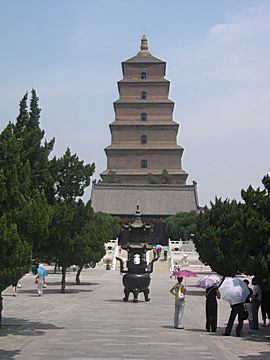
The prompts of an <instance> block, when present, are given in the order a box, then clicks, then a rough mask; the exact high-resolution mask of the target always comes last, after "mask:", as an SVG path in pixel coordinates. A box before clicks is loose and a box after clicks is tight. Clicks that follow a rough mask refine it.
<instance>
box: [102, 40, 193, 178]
mask: <svg viewBox="0 0 270 360" xmlns="http://www.w3.org/2000/svg"><path fill="white" fill-rule="evenodd" d="M165 70H166V63H165V62H164V61H162V60H159V59H157V58H156V57H154V56H152V55H151V53H150V52H149V51H148V43H147V38H146V36H145V35H144V36H143V37H142V39H141V50H140V51H139V52H138V54H137V55H136V56H134V57H132V58H130V59H128V60H126V61H124V62H122V71H123V79H122V80H120V81H119V82H118V89H119V99H118V100H116V101H115V102H114V111H115V121H114V122H112V123H111V124H110V130H111V145H109V146H108V147H107V148H106V149H105V152H106V155H107V170H105V171H104V172H102V174H101V178H102V180H104V181H105V182H106V176H107V175H108V173H109V172H110V171H113V172H115V173H117V174H118V175H119V176H120V178H121V182H122V183H124V184H147V183H148V180H147V175H148V174H149V173H151V174H153V175H161V173H162V170H164V169H166V170H167V172H168V174H169V175H170V179H171V183H174V184H185V183H186V178H187V173H186V172H185V171H184V170H183V169H182V165H181V158H182V153H183V148H182V147H180V146H179V145H177V142H176V138H177V132H178V127H179V125H178V124H177V123H176V122H174V121H173V109H174V102H173V101H171V100H169V99H168V95H169V87H170V82H169V81H168V80H166V79H165V78H164V76H165Z"/></svg>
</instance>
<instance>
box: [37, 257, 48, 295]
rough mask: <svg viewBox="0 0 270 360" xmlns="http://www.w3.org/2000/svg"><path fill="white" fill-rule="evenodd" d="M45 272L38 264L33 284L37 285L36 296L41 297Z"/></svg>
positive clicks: (44, 284)
mask: <svg viewBox="0 0 270 360" xmlns="http://www.w3.org/2000/svg"><path fill="white" fill-rule="evenodd" d="M47 274H48V273H47V271H46V270H45V269H44V267H43V264H40V265H39V267H38V269H37V276H36V278H35V283H36V284H37V293H38V296H42V295H43V288H45V287H46V282H45V277H46V276H47Z"/></svg>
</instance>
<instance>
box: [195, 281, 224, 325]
mask: <svg viewBox="0 0 270 360" xmlns="http://www.w3.org/2000/svg"><path fill="white" fill-rule="evenodd" d="M220 282H221V278H220V277H219V276H218V275H217V274H211V275H206V276H204V277H203V278H202V279H200V280H199V281H198V283H197V287H200V288H203V289H205V297H206V302H205V312H206V325H205V328H206V331H208V332H210V331H212V332H216V330H217V310H218V304H217V299H220V292H219V290H218V285H219V284H220Z"/></svg>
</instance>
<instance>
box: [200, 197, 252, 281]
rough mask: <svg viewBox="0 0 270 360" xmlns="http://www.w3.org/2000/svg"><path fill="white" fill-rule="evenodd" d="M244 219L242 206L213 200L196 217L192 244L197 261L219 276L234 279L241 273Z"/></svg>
mask: <svg viewBox="0 0 270 360" xmlns="http://www.w3.org/2000/svg"><path fill="white" fill-rule="evenodd" d="M245 219H246V217H245V212H244V208H243V204H240V203H237V202H236V201H235V200H232V201H230V200H225V201H222V200H221V199H217V198H216V199H215V203H211V208H210V209H208V208H207V207H205V208H204V210H203V211H202V212H201V213H200V214H199V216H198V219H197V223H196V231H195V239H194V242H195V245H196V248H197V251H198V253H199V255H200V260H201V261H202V262H203V263H205V264H208V265H210V266H211V268H212V270H214V271H216V272H217V273H219V274H221V275H223V276H235V275H236V274H239V273H242V272H243V271H244V269H245V260H246V256H247V252H246V247H245V241H244V239H243V231H244V226H245Z"/></svg>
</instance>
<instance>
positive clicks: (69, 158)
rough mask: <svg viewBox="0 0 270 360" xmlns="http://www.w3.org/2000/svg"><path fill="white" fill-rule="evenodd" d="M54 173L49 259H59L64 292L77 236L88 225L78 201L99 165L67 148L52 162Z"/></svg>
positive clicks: (48, 248)
mask: <svg viewBox="0 0 270 360" xmlns="http://www.w3.org/2000/svg"><path fill="white" fill-rule="evenodd" d="M50 168H51V172H52V175H53V179H54V203H53V205H52V221H51V224H50V227H49V233H50V234H49V237H48V241H47V244H46V248H45V253H46V254H47V257H48V258H51V259H57V260H58V263H59V265H60V266H61V268H62V281H61V292H62V293H64V292H65V286H66V270H67V268H68V267H69V266H70V265H72V264H74V249H75V241H76V237H77V236H78V235H80V232H81V229H82V227H83V226H84V221H83V218H81V217H80V215H83V204H82V201H81V200H77V199H78V198H79V197H81V196H83V194H84V190H85V188H86V187H87V186H88V185H89V184H90V176H91V175H92V174H93V172H94V169H95V164H86V165H84V162H83V161H81V160H79V158H78V156H77V155H76V154H73V155H72V154H71V152H70V149H67V151H66V152H65V154H64V155H63V156H62V157H61V158H59V159H56V157H54V158H53V159H52V161H51V167H50Z"/></svg>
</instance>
